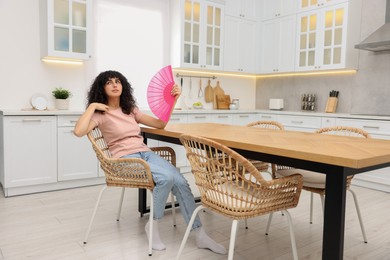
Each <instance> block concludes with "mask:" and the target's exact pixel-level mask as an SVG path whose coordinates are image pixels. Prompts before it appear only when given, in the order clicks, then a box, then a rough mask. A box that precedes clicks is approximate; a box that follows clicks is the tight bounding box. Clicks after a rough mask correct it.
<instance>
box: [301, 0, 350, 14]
mask: <svg viewBox="0 0 390 260" xmlns="http://www.w3.org/2000/svg"><path fill="white" fill-rule="evenodd" d="M348 1H349V0H298V11H300V12H301V11H309V10H313V9H319V8H322V7H326V6H329V5H335V4H340V3H344V2H348Z"/></svg>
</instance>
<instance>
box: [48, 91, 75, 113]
mask: <svg viewBox="0 0 390 260" xmlns="http://www.w3.org/2000/svg"><path fill="white" fill-rule="evenodd" d="M51 93H52V94H53V96H54V98H55V99H56V100H55V107H56V108H57V109H60V110H66V109H68V108H69V98H70V97H71V96H72V92H70V90H68V89H64V88H61V87H59V88H55V89H54V90H53V91H52V92H51Z"/></svg>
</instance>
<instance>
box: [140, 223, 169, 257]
mask: <svg viewBox="0 0 390 260" xmlns="http://www.w3.org/2000/svg"><path fill="white" fill-rule="evenodd" d="M145 231H146V236H147V237H148V241H149V239H150V236H149V221H148V223H146V225H145ZM152 248H153V249H154V250H158V251H161V250H165V248H166V247H165V245H164V243H163V242H161V239H160V234H159V232H158V221H157V220H153V234H152Z"/></svg>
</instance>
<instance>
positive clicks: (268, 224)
mask: <svg viewBox="0 0 390 260" xmlns="http://www.w3.org/2000/svg"><path fill="white" fill-rule="evenodd" d="M282 212H283V211H282ZM273 215H274V213H273V212H271V213H269V217H268V223H267V228H266V229H265V234H266V235H267V236H268V231H269V227H270V226H271V222H272V216H273Z"/></svg>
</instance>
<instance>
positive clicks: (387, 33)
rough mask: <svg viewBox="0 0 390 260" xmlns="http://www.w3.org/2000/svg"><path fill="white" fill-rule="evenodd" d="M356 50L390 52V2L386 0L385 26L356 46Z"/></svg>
mask: <svg viewBox="0 0 390 260" xmlns="http://www.w3.org/2000/svg"><path fill="white" fill-rule="evenodd" d="M355 48H356V49H361V50H367V51H388V50H390V0H386V15H385V24H384V25H382V26H381V27H380V28H379V29H377V30H376V31H375V32H373V33H372V34H371V35H370V36H368V37H367V38H366V39H365V40H364V41H362V42H361V43H359V44H356V45H355Z"/></svg>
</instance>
